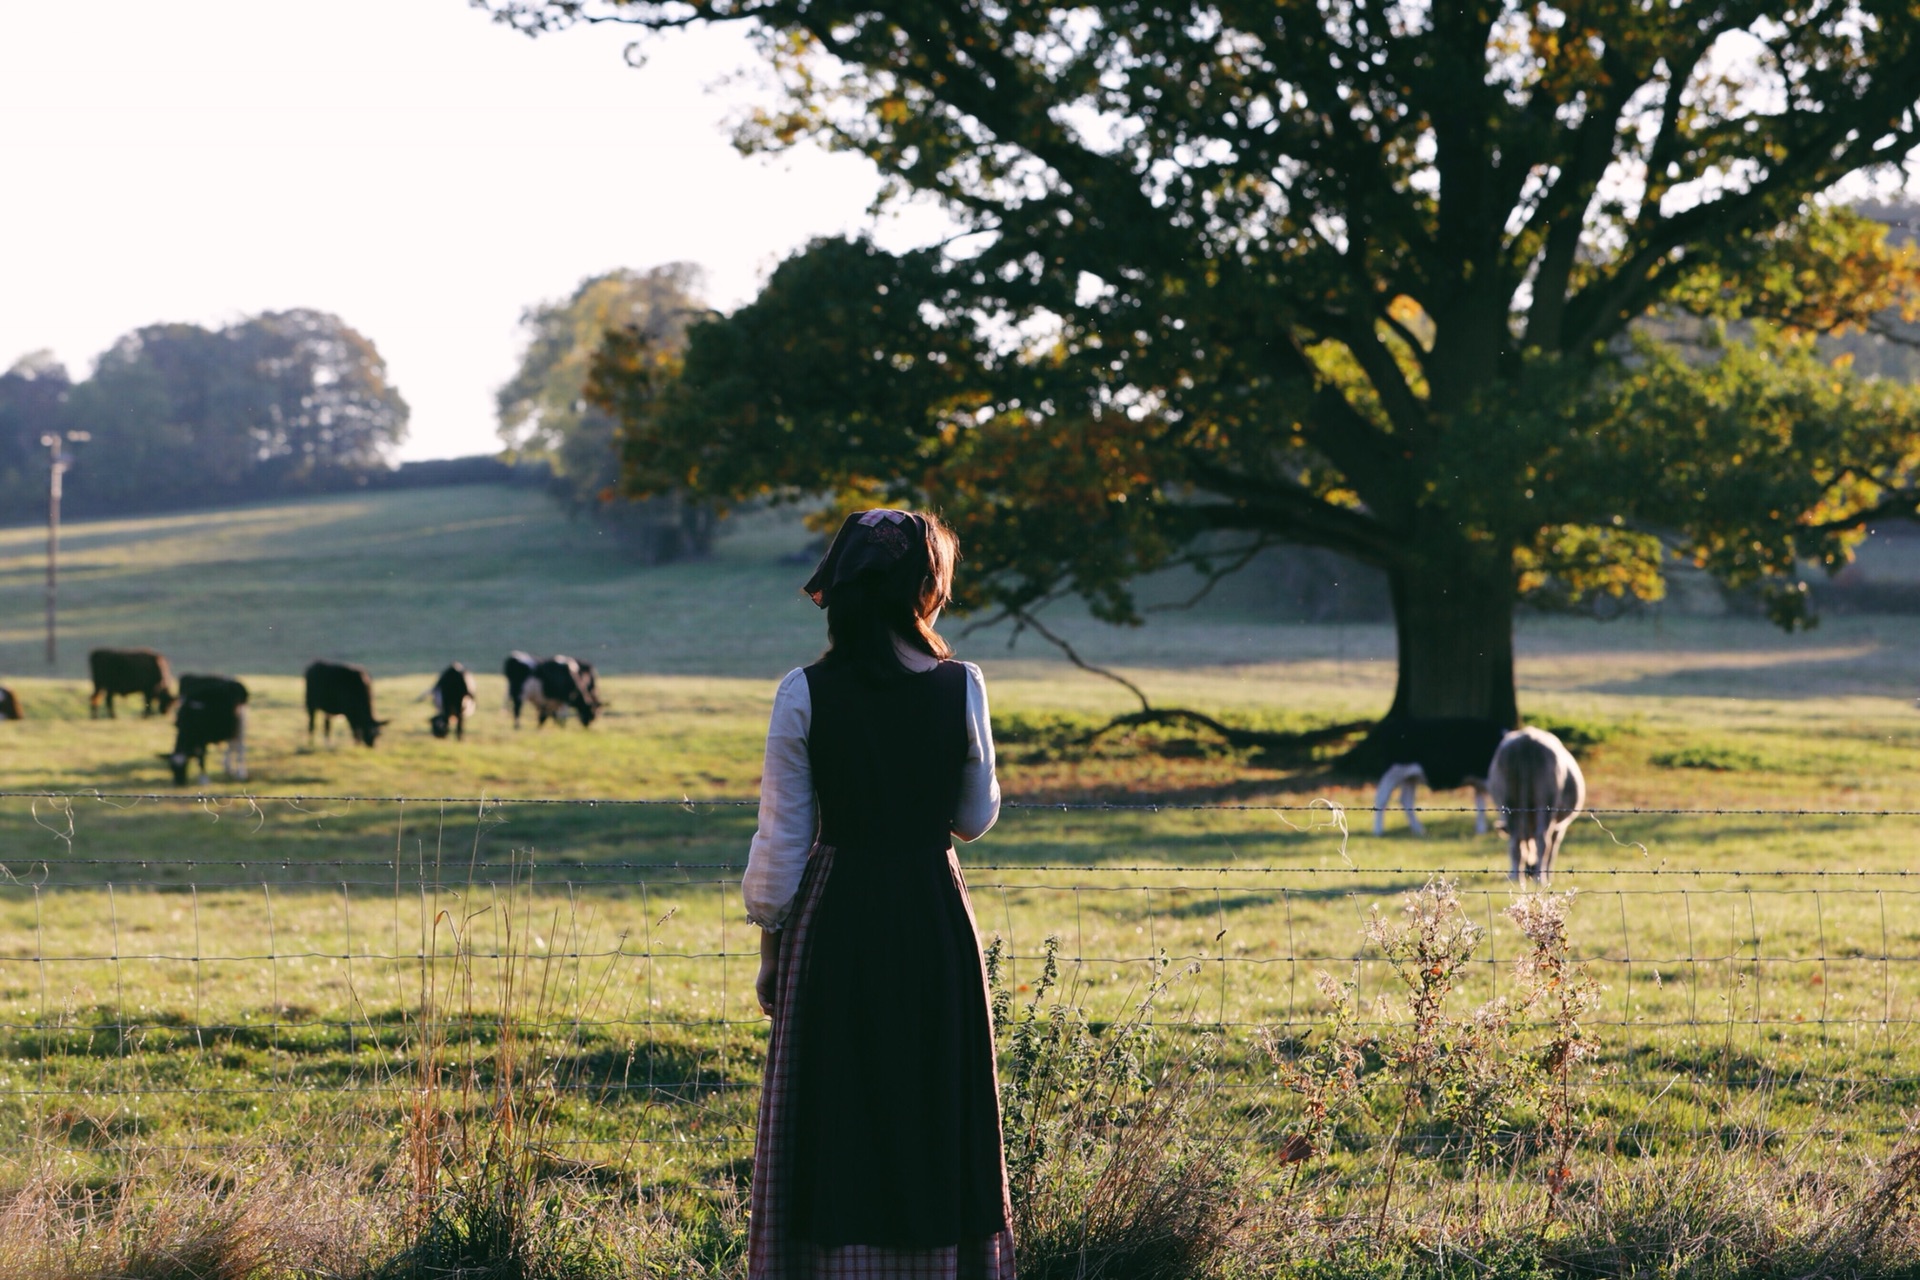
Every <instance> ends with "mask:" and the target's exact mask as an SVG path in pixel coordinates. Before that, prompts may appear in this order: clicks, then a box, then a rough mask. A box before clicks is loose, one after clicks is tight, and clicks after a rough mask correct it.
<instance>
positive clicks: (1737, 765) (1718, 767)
mask: <svg viewBox="0 0 1920 1280" xmlns="http://www.w3.org/2000/svg"><path fill="white" fill-rule="evenodd" d="M1647 759H1648V763H1650V764H1656V765H1659V766H1660V767H1661V768H1662V769H1711V770H1713V771H1714V772H1716V773H1739V772H1746V773H1752V772H1757V771H1759V770H1762V769H1765V768H1767V758H1766V757H1765V756H1763V755H1761V754H1760V753H1759V752H1757V751H1749V750H1746V749H1745V748H1743V747H1729V746H1720V745H1696V746H1689V747H1679V748H1676V749H1675V750H1672V751H1660V752H1656V753H1655V754H1653V755H1651V756H1649V757H1648V758H1647Z"/></svg>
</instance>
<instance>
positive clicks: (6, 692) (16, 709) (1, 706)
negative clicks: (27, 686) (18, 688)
mask: <svg viewBox="0 0 1920 1280" xmlns="http://www.w3.org/2000/svg"><path fill="white" fill-rule="evenodd" d="M25 714H26V713H25V712H24V711H23V710H22V709H21V706H20V695H19V694H17V693H15V692H14V691H13V690H11V689H9V688H7V687H5V686H4V685H0V720H18V719H20V718H21V717H22V716H23V715H25Z"/></svg>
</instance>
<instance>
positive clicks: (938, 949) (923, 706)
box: [748, 662, 1014, 1280]
mask: <svg viewBox="0 0 1920 1280" xmlns="http://www.w3.org/2000/svg"><path fill="white" fill-rule="evenodd" d="M806 677H807V690H808V694H809V697H810V698H811V701H812V716H811V728H810V730H809V733H808V740H807V754H808V757H809V759H810V762H811V765H812V771H813V783H814V790H815V792H816V794H817V795H818V798H819V804H820V836H819V840H818V842H817V844H816V845H815V847H814V849H813V852H812V853H811V855H809V857H808V859H807V867H806V872H805V874H804V875H803V877H802V879H801V882H800V888H799V892H798V895H797V896H796V898H795V901H794V906H793V909H792V911H791V912H790V913H789V915H788V919H787V924H786V927H785V928H784V929H782V931H781V939H780V989H779V991H778V993H777V995H776V1001H775V1008H774V1017H773V1033H772V1036H771V1038H770V1040H769V1042H768V1047H767V1075H766V1086H765V1089H764V1091H763V1092H762V1095H761V1100H760V1117H759V1131H758V1134H757V1138H756V1143H755V1148H754V1179H753V1219H752V1224H751V1230H750V1249H749V1255H750V1256H749V1264H748V1273H749V1276H750V1277H751V1280H1013V1274H1014V1267H1013V1240H1012V1236H1011V1234H1010V1233H1009V1231H1008V1204H1007V1181H1006V1165H1005V1161H1004V1159H1003V1156H1002V1152H1001V1138H1000V1111H999V1097H998V1092H999V1091H998V1086H997V1084H996V1081H995V1077H994V1059H993V1032H992V1023H991V1017H990V1014H989V1011H988V1006H987V990H986V974H985V971H984V969H983V967H982V964H981V956H980V940H979V933H978V930H977V928H976V926H975V923H974V917H973V908H972V905H971V903H970V902H969V901H968V899H967V891H966V886H965V885H964V883H963V882H962V881H961V878H960V867H959V863H958V861H957V859H956V858H955V857H954V854H953V848H952V836H951V831H950V828H951V824H952V820H953V814H954V810H955V807H956V806H957V804H958V802H959V796H960V776H961V770H962V768H963V766H964V764H965V762H966V754H967V730H966V698H967V672H966V668H965V667H963V666H962V665H960V664H959V663H956V662H943V663H941V664H940V665H939V666H937V667H935V668H933V669H932V670H930V671H926V672H920V673H913V674H905V675H902V676H899V677H896V678H893V679H888V680H884V681H879V680H872V679H870V678H868V677H865V676H863V675H862V674H861V673H859V672H858V671H856V670H853V669H851V668H848V667H845V666H839V665H834V666H826V665H821V664H816V665H814V666H811V667H808V668H807V669H806Z"/></svg>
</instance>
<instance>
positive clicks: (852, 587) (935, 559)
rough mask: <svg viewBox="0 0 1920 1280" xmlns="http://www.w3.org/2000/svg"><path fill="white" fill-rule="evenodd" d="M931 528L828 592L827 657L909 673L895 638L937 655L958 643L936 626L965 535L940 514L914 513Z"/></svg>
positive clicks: (873, 672)
mask: <svg viewBox="0 0 1920 1280" xmlns="http://www.w3.org/2000/svg"><path fill="white" fill-rule="evenodd" d="M913 523H914V524H917V525H919V526H920V527H921V529H922V530H924V532H925V539H924V541H923V542H921V545H919V546H916V547H915V548H913V549H912V550H910V551H909V552H908V553H907V554H906V555H904V556H901V557H900V558H899V559H898V560H896V561H894V562H893V563H892V564H890V565H888V566H887V567H886V568H884V569H879V570H876V571H874V572H871V573H864V574H861V575H860V576H859V577H857V578H854V579H851V580H849V581H846V582H843V583H840V584H838V585H836V586H835V587H834V588H833V590H832V593H831V594H830V595H829V596H828V598H827V651H826V653H825V654H824V655H822V658H821V661H822V662H827V663H833V664H836V665H838V664H841V663H846V664H850V665H852V666H854V667H856V668H858V669H859V670H860V672H861V673H862V674H864V675H867V676H870V677H873V678H875V679H890V678H892V677H895V676H900V675H905V674H906V673H907V669H906V668H905V667H904V666H902V665H901V662H900V655H899V654H898V653H896V652H895V651H894V647H893V638H894V637H895V636H899V637H900V639H901V640H903V641H904V642H906V643H907V644H908V645H910V646H911V647H913V648H915V649H918V650H919V651H920V652H921V653H924V654H926V655H927V656H928V657H931V658H942V659H944V658H950V657H952V656H953V648H952V646H950V645H948V644H947V642H946V641H945V640H943V639H942V638H941V637H940V633H939V632H937V631H935V630H934V629H933V622H934V619H935V618H937V617H938V616H939V615H940V611H941V610H942V609H944V608H946V606H947V604H948V602H949V601H951V600H952V599H953V567H954V562H955V561H957V560H958V559H959V558H960V540H959V539H958V538H956V537H954V534H953V530H951V529H949V528H948V527H947V526H946V524H945V523H944V522H942V521H941V519H940V518H939V517H938V516H933V515H926V514H924V513H918V512H916V513H914V520H913Z"/></svg>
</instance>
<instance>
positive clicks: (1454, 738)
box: [1373, 716, 1507, 836]
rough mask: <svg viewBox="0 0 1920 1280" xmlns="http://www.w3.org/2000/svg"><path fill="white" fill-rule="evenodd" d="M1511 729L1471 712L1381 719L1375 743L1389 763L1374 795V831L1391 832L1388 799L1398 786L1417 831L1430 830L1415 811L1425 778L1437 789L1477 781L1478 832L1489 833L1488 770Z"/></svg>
mask: <svg viewBox="0 0 1920 1280" xmlns="http://www.w3.org/2000/svg"><path fill="white" fill-rule="evenodd" d="M1506 732H1507V729H1506V726H1505V725H1502V724H1500V723H1499V722H1498V721H1496V720H1485V719H1477V718H1473V717H1466V716H1462V717H1457V718H1445V719H1441V718H1435V719H1421V720H1414V719H1406V720H1390V721H1388V722H1387V723H1386V724H1383V725H1381V726H1380V729H1379V731H1378V733H1377V734H1376V735H1375V736H1376V738H1378V739H1379V741H1378V743H1377V745H1376V748H1375V749H1376V750H1377V751H1378V752H1379V753H1381V754H1384V756H1385V757H1386V760H1387V762H1388V763H1387V768H1386V772H1384V773H1382V774H1381V775H1380V787H1379V789H1378V790H1377V791H1375V792H1374V796H1373V834H1375V835H1381V834H1383V833H1384V832H1385V830H1386V817H1387V805H1388V804H1389V803H1390V802H1391V801H1392V799H1393V793H1394V792H1395V791H1398V792H1399V793H1400V807H1401V808H1403V809H1405V810H1406V811H1407V825H1408V826H1409V827H1410V828H1412V830H1413V834H1415V835H1417V836H1419V835H1425V834H1426V832H1427V829H1426V828H1425V827H1423V826H1421V825H1420V819H1419V818H1418V817H1416V816H1415V815H1414V812H1413V801H1414V793H1415V789H1416V788H1417V787H1418V786H1419V785H1420V784H1421V783H1423V782H1424V783H1425V784H1426V785H1427V786H1429V787H1431V788H1433V789H1434V790H1435V791H1451V790H1453V789H1454V788H1455V787H1472V788H1473V812H1474V821H1473V830H1474V834H1475V835H1485V834H1486V831H1487V777H1488V773H1487V770H1488V769H1489V768H1490V767H1491V766H1492V763H1493V753H1494V751H1495V749H1496V748H1498V747H1499V745H1500V739H1501V738H1502V737H1504V736H1505V735H1506Z"/></svg>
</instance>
